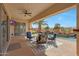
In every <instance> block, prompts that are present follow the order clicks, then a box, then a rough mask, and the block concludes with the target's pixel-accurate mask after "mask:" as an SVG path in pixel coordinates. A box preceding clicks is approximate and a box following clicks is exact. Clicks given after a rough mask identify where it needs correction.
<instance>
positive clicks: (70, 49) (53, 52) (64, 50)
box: [7, 37, 76, 56]
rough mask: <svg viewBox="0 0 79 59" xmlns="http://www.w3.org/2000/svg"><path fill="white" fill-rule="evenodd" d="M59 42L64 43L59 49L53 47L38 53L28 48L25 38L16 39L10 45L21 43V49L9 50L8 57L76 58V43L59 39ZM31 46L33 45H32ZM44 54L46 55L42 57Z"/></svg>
mask: <svg viewBox="0 0 79 59" xmlns="http://www.w3.org/2000/svg"><path fill="white" fill-rule="evenodd" d="M57 41H58V42H62V44H60V45H59V46H58V47H57V48H55V47H52V48H48V49H45V50H44V51H43V52H41V51H39V52H38V50H37V53H36V52H35V51H34V49H33V48H31V47H30V46H28V44H30V43H29V41H27V40H25V38H24V37H14V38H12V39H11V41H10V45H11V44H14V43H19V44H20V45H21V47H19V48H16V49H14V50H8V52H7V56H45V55H46V56H76V42H70V41H68V40H63V39H58V38H57ZM30 45H31V44H30ZM42 53H44V54H45V55H42Z"/></svg>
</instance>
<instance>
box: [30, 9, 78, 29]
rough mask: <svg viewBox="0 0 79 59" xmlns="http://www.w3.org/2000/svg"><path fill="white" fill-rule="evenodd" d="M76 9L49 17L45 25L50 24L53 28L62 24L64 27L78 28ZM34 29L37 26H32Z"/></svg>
mask: <svg viewBox="0 0 79 59" xmlns="http://www.w3.org/2000/svg"><path fill="white" fill-rule="evenodd" d="M76 14H77V13H76V8H71V9H69V10H67V11H65V12H62V13H59V14H56V15H52V16H49V17H47V18H45V23H47V24H48V26H49V27H50V28H53V27H54V25H55V24H56V23H58V24H60V25H61V26H62V27H72V28H75V27H76V20H77V19H76V18H77V15H76ZM32 27H34V28H35V27H37V25H32Z"/></svg>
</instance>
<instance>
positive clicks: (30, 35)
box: [26, 32, 33, 40]
mask: <svg viewBox="0 0 79 59" xmlns="http://www.w3.org/2000/svg"><path fill="white" fill-rule="evenodd" d="M26 36H27V38H29V40H31V39H32V38H33V37H32V33H31V32H26Z"/></svg>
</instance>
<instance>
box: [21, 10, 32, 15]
mask: <svg viewBox="0 0 79 59" xmlns="http://www.w3.org/2000/svg"><path fill="white" fill-rule="evenodd" d="M21 14H24V16H27V15H28V16H31V14H32V13H31V12H28V10H27V9H23V10H22V13H21Z"/></svg>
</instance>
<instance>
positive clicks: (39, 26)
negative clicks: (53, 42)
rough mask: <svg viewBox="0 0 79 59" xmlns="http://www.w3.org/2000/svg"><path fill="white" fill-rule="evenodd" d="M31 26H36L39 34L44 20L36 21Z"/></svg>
mask: <svg viewBox="0 0 79 59" xmlns="http://www.w3.org/2000/svg"><path fill="white" fill-rule="evenodd" d="M33 24H38V28H39V32H40V31H41V26H42V25H43V24H45V21H44V19H43V20H40V21H38V22H34V23H33Z"/></svg>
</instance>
